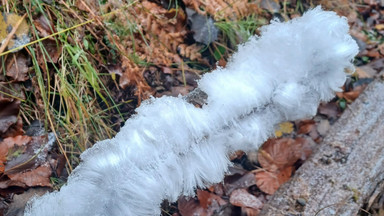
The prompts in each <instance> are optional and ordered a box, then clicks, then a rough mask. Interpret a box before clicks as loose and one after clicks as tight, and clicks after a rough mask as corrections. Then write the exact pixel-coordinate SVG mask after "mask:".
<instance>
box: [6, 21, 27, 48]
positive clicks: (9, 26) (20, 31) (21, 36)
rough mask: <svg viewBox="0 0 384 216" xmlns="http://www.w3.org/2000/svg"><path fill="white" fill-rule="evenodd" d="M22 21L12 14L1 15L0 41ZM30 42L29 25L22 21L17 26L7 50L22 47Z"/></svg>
mask: <svg viewBox="0 0 384 216" xmlns="http://www.w3.org/2000/svg"><path fill="white" fill-rule="evenodd" d="M20 19H22V17H21V16H19V15H17V14H14V13H1V14H0V41H3V40H4V39H5V38H6V37H7V36H8V34H9V33H11V32H12V30H13V28H14V27H16V26H17V24H18V22H19V21H20ZM29 41H30V37H29V25H28V24H27V21H26V20H25V19H24V20H23V21H21V24H20V25H19V26H18V28H17V30H16V32H15V34H14V35H13V37H12V39H11V40H10V41H9V43H8V49H9V50H11V49H13V48H16V47H19V46H22V45H25V44H27V43H28V42H29Z"/></svg>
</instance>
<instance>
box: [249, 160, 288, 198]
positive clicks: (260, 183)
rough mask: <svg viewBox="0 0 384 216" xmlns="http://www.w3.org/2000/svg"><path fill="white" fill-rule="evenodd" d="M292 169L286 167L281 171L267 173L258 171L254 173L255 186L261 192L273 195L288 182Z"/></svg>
mask: <svg viewBox="0 0 384 216" xmlns="http://www.w3.org/2000/svg"><path fill="white" fill-rule="evenodd" d="M293 169H294V168H293V167H292V166H290V167H287V168H285V169H283V170H281V171H280V170H277V171H276V172H268V171H264V170H258V171H257V172H256V175H255V178H256V185H257V187H259V188H260V190H262V191H263V192H265V193H267V194H274V193H275V192H276V190H277V189H278V188H279V187H280V185H282V184H283V183H285V182H286V181H288V180H289V178H290V177H291V175H292V171H293Z"/></svg>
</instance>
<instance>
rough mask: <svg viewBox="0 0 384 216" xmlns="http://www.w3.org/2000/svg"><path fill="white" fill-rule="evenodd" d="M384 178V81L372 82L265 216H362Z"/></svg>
mask: <svg viewBox="0 0 384 216" xmlns="http://www.w3.org/2000/svg"><path fill="white" fill-rule="evenodd" d="M383 181H384V82H383V81H375V82H373V83H371V84H370V85H369V86H368V88H367V89H366V90H365V92H364V93H362V95H361V96H360V97H359V98H358V99H357V100H356V101H355V102H354V103H353V104H352V105H350V106H349V108H348V109H347V110H346V111H345V112H344V114H343V115H342V116H341V118H340V119H339V120H338V121H337V122H336V123H335V125H334V126H332V128H331V131H330V132H329V134H328V135H327V137H326V138H325V139H324V141H323V143H322V144H321V145H319V147H318V150H317V151H316V152H315V153H314V155H313V156H312V157H311V158H310V159H309V160H308V161H307V162H306V163H305V164H304V165H303V166H302V167H301V168H299V169H298V170H297V172H296V173H295V175H294V176H293V177H292V179H291V180H290V181H289V182H287V183H286V184H285V185H283V186H282V187H281V188H280V189H279V190H278V191H277V192H276V193H275V194H274V195H273V197H272V198H271V200H270V201H269V202H268V203H267V204H266V205H265V206H264V208H263V209H262V211H261V214H260V215H305V216H307V215H308V216H309V215H310V216H313V215H318V216H320V215H348V216H350V215H356V214H357V213H358V211H359V209H360V207H361V206H362V204H363V203H365V202H366V201H367V199H369V197H370V196H371V195H372V193H373V192H374V191H375V188H377V187H379V186H380V185H381V183H382V182H383Z"/></svg>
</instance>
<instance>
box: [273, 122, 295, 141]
mask: <svg viewBox="0 0 384 216" xmlns="http://www.w3.org/2000/svg"><path fill="white" fill-rule="evenodd" d="M292 131H293V124H292V123H291V122H283V123H281V124H279V126H278V128H277V129H276V130H275V135H276V137H281V136H283V134H289V133H292Z"/></svg>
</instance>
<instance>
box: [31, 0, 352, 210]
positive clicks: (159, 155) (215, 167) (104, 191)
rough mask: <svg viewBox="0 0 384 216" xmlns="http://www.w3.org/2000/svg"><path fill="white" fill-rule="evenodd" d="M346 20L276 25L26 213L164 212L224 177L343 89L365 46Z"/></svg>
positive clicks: (329, 16) (104, 146)
mask: <svg viewBox="0 0 384 216" xmlns="http://www.w3.org/2000/svg"><path fill="white" fill-rule="evenodd" d="M348 29H349V27H348V24H347V20H346V19H345V18H343V17H339V16H338V15H336V13H334V12H326V11H323V10H322V9H321V8H320V7H317V8H315V9H313V10H311V11H309V12H307V13H305V14H304V15H303V16H302V17H301V18H297V19H294V20H292V21H289V22H286V23H280V22H277V21H274V22H272V24H270V25H268V26H265V27H263V28H262V29H261V36H260V37H253V38H251V39H250V40H249V41H248V42H247V43H245V44H243V45H241V46H240V47H239V51H238V52H237V53H236V54H235V55H234V56H233V57H232V59H231V61H230V62H229V63H228V66H227V67H226V68H219V69H216V70H215V71H213V72H212V73H208V74H206V75H204V76H203V77H202V79H201V80H200V81H199V88H200V89H201V90H203V91H204V92H205V93H207V95H208V98H207V101H206V102H207V104H206V105H204V106H203V107H202V108H196V107H194V106H193V105H191V104H189V103H187V102H186V101H185V100H184V99H183V98H181V97H178V98H174V97H162V98H157V99H154V98H153V99H150V100H148V101H146V102H145V103H143V104H142V105H141V106H140V107H139V108H138V109H137V114H136V115H135V116H133V117H132V118H131V119H129V120H128V121H127V122H126V124H125V126H124V127H123V128H122V129H121V131H120V132H119V133H118V134H117V136H116V137H115V138H113V139H110V140H104V141H101V142H98V143H97V144H95V146H94V147H92V148H90V149H88V150H87V151H86V152H84V153H83V154H82V155H81V158H82V160H83V161H82V163H81V164H80V165H79V166H78V167H77V168H76V169H75V171H74V172H73V173H72V175H71V176H70V177H69V179H68V183H67V184H66V185H65V186H63V187H62V188H61V190H60V191H59V192H58V191H57V192H53V193H49V194H46V195H44V196H42V197H40V198H35V199H33V200H32V201H31V202H30V203H29V205H28V206H27V209H26V212H25V215H35V216H44V215H49V216H53V215H82V216H83V215H105V216H107V215H108V216H110V215H140V216H141V215H159V214H160V203H161V202H162V200H164V199H168V200H169V201H175V200H177V198H178V197H179V196H180V195H181V194H184V195H193V193H194V189H196V187H206V186H208V185H210V184H213V183H217V182H220V181H222V179H223V177H224V174H225V172H226V171H227V168H228V166H229V165H231V163H230V161H229V160H228V154H229V153H231V152H233V151H235V150H238V149H242V150H249V149H257V148H258V147H259V145H261V144H262V143H263V142H264V141H265V140H266V139H267V138H268V137H269V136H271V135H273V128H274V126H275V125H276V124H278V123H280V122H283V121H287V120H295V119H298V118H304V117H308V116H312V115H314V114H315V112H316V109H317V106H318V104H319V102H320V101H326V100H329V99H330V98H332V97H333V95H334V91H337V90H339V87H340V86H342V85H343V83H344V81H345V78H346V74H345V72H344V70H345V69H346V68H350V69H353V65H352V60H353V57H354V56H355V55H356V54H357V52H358V47H357V45H356V43H355V41H354V40H353V39H352V38H351V36H350V35H349V34H348Z"/></svg>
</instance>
